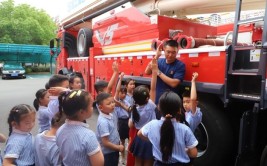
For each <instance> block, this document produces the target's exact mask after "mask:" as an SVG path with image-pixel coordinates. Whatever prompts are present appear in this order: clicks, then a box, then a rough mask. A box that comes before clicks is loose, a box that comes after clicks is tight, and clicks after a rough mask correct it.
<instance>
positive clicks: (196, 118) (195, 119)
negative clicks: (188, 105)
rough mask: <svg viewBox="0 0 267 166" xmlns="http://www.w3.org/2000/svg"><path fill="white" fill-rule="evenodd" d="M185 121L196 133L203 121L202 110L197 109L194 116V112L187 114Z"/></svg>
mask: <svg viewBox="0 0 267 166" xmlns="http://www.w3.org/2000/svg"><path fill="white" fill-rule="evenodd" d="M185 120H186V121H187V123H188V124H189V127H190V129H191V130H192V131H193V132H194V131H195V130H196V128H197V126H198V125H199V124H200V123H201V121H202V112H201V111H200V108H199V107H197V108H196V112H195V114H194V115H193V114H192V111H189V112H185Z"/></svg>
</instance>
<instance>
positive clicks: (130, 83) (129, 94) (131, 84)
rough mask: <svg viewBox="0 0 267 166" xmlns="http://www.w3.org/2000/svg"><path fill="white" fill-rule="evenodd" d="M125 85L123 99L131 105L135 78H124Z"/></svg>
mask: <svg viewBox="0 0 267 166" xmlns="http://www.w3.org/2000/svg"><path fill="white" fill-rule="evenodd" d="M125 86H126V89H127V93H126V97H125V100H126V101H127V102H128V103H130V104H131V105H133V104H134V100H133V91H134V88H135V80H134V79H132V78H128V79H126V81H125Z"/></svg>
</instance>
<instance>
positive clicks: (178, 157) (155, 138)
mask: <svg viewBox="0 0 267 166" xmlns="http://www.w3.org/2000/svg"><path fill="white" fill-rule="evenodd" d="M163 121H164V118H161V120H152V121H151V122H149V123H148V124H146V125H145V126H144V127H143V128H142V129H141V132H142V134H143V135H144V136H145V137H147V138H148V139H149V141H150V142H151V143H152V146H153V148H152V149H153V156H154V158H155V159H156V160H158V161H161V162H163V161H162V154H161V151H160V128H161V126H162V124H163ZM172 124H173V126H174V131H175V139H174V145H173V150H172V155H171V158H170V159H169V160H168V162H166V163H175V162H182V163H189V161H190V159H189V156H188V155H187V153H186V151H185V149H186V148H193V147H195V146H197V144H198V141H197V139H196V138H195V136H194V134H193V132H192V131H191V129H190V128H189V127H187V126H186V125H184V124H182V123H178V122H177V121H176V119H172Z"/></svg>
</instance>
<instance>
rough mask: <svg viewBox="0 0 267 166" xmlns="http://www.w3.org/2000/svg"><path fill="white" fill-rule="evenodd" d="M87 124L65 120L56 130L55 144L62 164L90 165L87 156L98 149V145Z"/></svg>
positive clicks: (69, 165)
mask: <svg viewBox="0 0 267 166" xmlns="http://www.w3.org/2000/svg"><path fill="white" fill-rule="evenodd" d="M88 127H89V125H88V124H86V123H83V122H78V121H71V120H66V122H65V124H63V125H62V126H61V127H60V128H59V129H58V131H57V134H56V144H57V146H58V148H59V155H60V157H62V161H63V164H64V166H74V165H79V166H90V162H89V156H92V155H94V154H96V153H98V152H99V151H100V146H99V143H98V141H97V138H96V136H95V133H94V132H93V131H91V130H90V129H89V128H88Z"/></svg>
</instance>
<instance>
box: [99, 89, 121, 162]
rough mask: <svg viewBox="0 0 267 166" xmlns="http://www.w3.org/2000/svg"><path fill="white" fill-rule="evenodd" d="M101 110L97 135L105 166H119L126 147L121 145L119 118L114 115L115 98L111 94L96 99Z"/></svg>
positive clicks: (103, 94) (101, 94)
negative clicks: (121, 154)
mask: <svg viewBox="0 0 267 166" xmlns="http://www.w3.org/2000/svg"><path fill="white" fill-rule="evenodd" d="M96 102H97V104H98V108H99V111H100V113H99V116H98V120H97V129H96V135H97V138H98V141H99V143H100V145H101V148H102V151H103V154H104V158H105V164H104V165H105V166H111V165H112V166H113V165H114V166H115V165H116V166H117V165H118V163H119V152H122V151H123V150H124V146H123V145H120V137H119V133H118V127H117V124H118V117H117V113H116V112H115V113H114V108H115V103H114V98H113V97H112V96H111V94H109V93H105V92H102V93H100V94H99V95H97V97H96Z"/></svg>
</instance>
